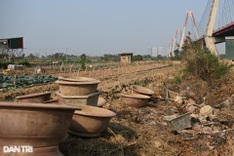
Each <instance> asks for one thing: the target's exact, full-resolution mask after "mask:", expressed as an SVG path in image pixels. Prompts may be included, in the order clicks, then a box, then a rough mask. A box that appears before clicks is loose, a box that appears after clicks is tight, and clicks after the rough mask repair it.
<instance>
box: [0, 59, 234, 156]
mask: <svg viewBox="0 0 234 156" xmlns="http://www.w3.org/2000/svg"><path fill="white" fill-rule="evenodd" d="M139 67H142V68H139ZM180 68H181V65H180V64H175V63H173V64H171V63H163V64H162V63H158V62H156V63H154V64H150V65H149V64H148V65H145V66H143V65H139V66H138V68H137V69H138V70H136V67H135V66H129V67H128V68H127V69H126V72H119V73H118V72H113V71H111V70H109V72H110V74H108V72H107V71H106V74H105V75H103V74H101V73H100V74H99V75H98V74H96V75H95V76H94V77H95V78H97V79H99V80H101V83H100V84H99V86H98V90H100V91H101V92H102V94H101V96H102V97H104V98H105V99H106V100H107V104H106V105H104V106H103V107H104V108H107V109H110V110H112V111H114V112H116V114H117V116H116V117H114V118H112V119H111V121H110V123H109V126H108V128H107V129H106V130H105V131H104V132H103V133H102V134H101V136H100V137H96V138H82V137H75V136H70V135H69V136H68V138H67V139H66V140H65V141H64V142H62V143H61V144H60V146H59V147H60V151H61V152H62V153H64V154H65V155H69V156H79V155H80V156H93V155H95V156H109V155H113V156H190V155H195V156H196V155H197V156H209V155H212V156H218V155H220V156H234V131H233V128H234V126H233V123H234V109H233V107H232V106H233V99H232V98H233V96H232V95H233V94H234V83H233V80H234V79H233V78H234V76H232V75H230V76H228V77H227V78H225V79H222V80H219V81H217V82H214V83H213V84H212V85H208V84H207V83H206V82H204V81H197V80H193V79H190V78H187V79H185V80H184V81H182V82H181V83H178V84H177V83H172V82H173V81H175V77H176V75H177V71H178V70H179V69H180ZM103 72H104V71H103ZM91 75H92V73H91V74H90V75H89V76H91ZM56 76H58V75H56ZM91 77H92V76H91ZM175 82H176V81H175ZM132 85H140V86H144V87H147V88H150V89H152V90H153V91H154V92H155V94H154V95H153V98H152V100H150V101H149V102H148V104H147V105H146V106H145V107H142V108H133V107H129V106H127V105H126V104H124V101H123V98H122V96H121V94H122V93H126V92H131V86H132ZM57 89H58V85H57V84H55V83H51V84H47V85H41V86H35V87H30V88H24V89H19V90H15V91H7V92H2V93H1V94H0V99H1V100H2V101H13V100H14V98H15V97H16V96H18V95H25V94H29V93H37V92H45V91H51V92H53V91H56V90H57ZM168 90H173V91H176V92H177V93H178V95H179V97H181V98H182V97H183V100H182V101H181V100H179V101H178V100H176V99H175V98H172V97H167V96H166V93H167V91H168ZM191 101H192V102H193V105H192V106H193V107H188V106H191V105H189V104H190V103H191ZM225 101H228V102H225ZM206 105H210V106H212V108H213V114H212V115H210V116H205V118H204V116H203V118H202V117H197V116H198V115H199V110H200V109H201V108H202V107H203V106H206ZM190 108H194V109H193V110H192V113H193V114H194V116H193V117H192V119H191V125H192V127H191V128H187V129H183V130H182V131H180V132H178V131H176V130H175V128H174V127H173V126H171V125H170V123H169V122H168V121H167V120H165V117H167V116H171V115H183V114H185V113H187V112H189V111H190V110H191V109H190Z"/></svg>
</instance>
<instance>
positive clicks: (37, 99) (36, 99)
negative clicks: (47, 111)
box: [15, 92, 51, 103]
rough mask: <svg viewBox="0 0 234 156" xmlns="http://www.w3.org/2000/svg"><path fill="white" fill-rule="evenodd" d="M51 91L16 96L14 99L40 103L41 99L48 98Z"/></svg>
mask: <svg viewBox="0 0 234 156" xmlns="http://www.w3.org/2000/svg"><path fill="white" fill-rule="evenodd" d="M50 96H51V92H45V93H36V94H28V95H22V96H17V97H16V98H15V99H16V101H17V102H32V103H41V102H43V101H48V100H50Z"/></svg>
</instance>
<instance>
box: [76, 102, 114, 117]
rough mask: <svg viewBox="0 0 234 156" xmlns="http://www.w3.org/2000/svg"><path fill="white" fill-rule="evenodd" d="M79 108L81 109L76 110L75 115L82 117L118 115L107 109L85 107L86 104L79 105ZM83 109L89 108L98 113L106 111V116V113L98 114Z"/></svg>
mask: <svg viewBox="0 0 234 156" xmlns="http://www.w3.org/2000/svg"><path fill="white" fill-rule="evenodd" d="M77 106H78V107H79V108H80V110H76V111H75V112H74V115H82V116H91V117H114V116H116V113H115V112H113V111H111V110H109V109H105V108H100V107H97V106H89V105H84V104H77ZM82 108H88V109H94V110H97V111H96V112H103V111H105V113H106V114H104V113H102V114H101V113H96V112H87V111H85V110H84V109H82Z"/></svg>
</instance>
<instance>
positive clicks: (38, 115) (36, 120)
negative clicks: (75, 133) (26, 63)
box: [0, 102, 78, 147]
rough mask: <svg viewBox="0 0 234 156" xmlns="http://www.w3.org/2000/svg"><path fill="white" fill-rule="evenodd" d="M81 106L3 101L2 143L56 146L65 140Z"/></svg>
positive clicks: (0, 119) (0, 113)
mask: <svg viewBox="0 0 234 156" xmlns="http://www.w3.org/2000/svg"><path fill="white" fill-rule="evenodd" d="M76 109H78V108H77V107H73V106H68V105H56V104H46V105H45V104H42V103H34V104H31V103H20V104H19V103H15V102H0V125H1V128H0V146H3V145H30V146H33V147H43V146H56V145H58V143H59V142H60V141H62V140H63V138H64V136H65V135H66V132H67V130H68V127H69V125H70V123H71V120H72V116H73V113H74V111H75V110H76Z"/></svg>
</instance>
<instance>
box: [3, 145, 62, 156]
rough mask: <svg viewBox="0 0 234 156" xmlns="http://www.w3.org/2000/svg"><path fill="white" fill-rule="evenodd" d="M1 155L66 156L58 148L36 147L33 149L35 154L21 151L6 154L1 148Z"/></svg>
mask: <svg viewBox="0 0 234 156" xmlns="http://www.w3.org/2000/svg"><path fill="white" fill-rule="evenodd" d="M21 150H22V149H21ZM24 150H25V149H24ZM0 155H1V156H64V155H63V154H62V153H61V152H60V151H59V148H58V146H48V147H36V148H33V152H22V151H21V152H10V153H5V152H3V148H0Z"/></svg>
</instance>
